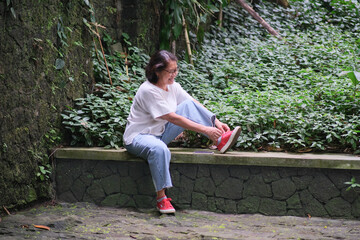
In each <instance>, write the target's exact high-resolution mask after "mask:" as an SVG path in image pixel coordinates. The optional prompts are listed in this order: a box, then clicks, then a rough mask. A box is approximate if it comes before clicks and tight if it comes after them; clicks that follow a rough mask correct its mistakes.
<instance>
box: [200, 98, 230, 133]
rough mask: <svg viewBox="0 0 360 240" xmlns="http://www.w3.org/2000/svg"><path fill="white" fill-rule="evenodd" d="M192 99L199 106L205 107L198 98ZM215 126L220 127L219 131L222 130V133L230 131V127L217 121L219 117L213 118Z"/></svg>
mask: <svg viewBox="0 0 360 240" xmlns="http://www.w3.org/2000/svg"><path fill="white" fill-rule="evenodd" d="M193 101H194V102H196V103H198V104H199V105H200V106H202V107H203V108H205V109H207V108H206V107H205V106H204V105H202V104H201V103H200V102H199V101H198V100H196V99H195V98H193ZM215 126H216V127H217V128H218V129H220V131H222V133H225V132H227V131H230V128H229V126H228V125H227V124H225V123H222V122H220V121H219V119H217V118H216V119H215Z"/></svg>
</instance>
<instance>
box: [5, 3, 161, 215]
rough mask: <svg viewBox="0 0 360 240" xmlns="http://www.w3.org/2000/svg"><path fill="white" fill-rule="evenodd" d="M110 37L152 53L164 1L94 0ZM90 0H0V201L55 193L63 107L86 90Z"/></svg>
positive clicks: (20, 202) (23, 201)
mask: <svg viewBox="0 0 360 240" xmlns="http://www.w3.org/2000/svg"><path fill="white" fill-rule="evenodd" d="M89 2H90V3H92V4H94V6H95V13H96V20H97V22H98V23H99V24H102V25H105V26H106V27H107V29H106V30H105V31H101V35H102V37H104V36H105V33H106V34H108V35H110V36H111V38H113V39H118V38H119V37H120V36H121V33H123V32H127V33H129V34H130V37H131V39H130V41H131V42H132V43H133V44H134V45H135V44H137V46H139V47H142V48H144V49H147V50H148V51H153V49H154V48H155V46H157V45H158V37H157V36H158V29H159V22H160V16H159V14H158V13H159V10H158V7H159V4H160V3H159V1H150V0H146V1H129V0H116V1H114V0H106V1H100V0H90V1H89ZM89 10H90V9H89V6H88V5H87V3H86V1H83V0H81V1H75V0H66V1H60V0H51V1H36V0H29V1H19V0H11V1H0V27H1V30H0V31H1V34H0V82H1V84H0V195H1V196H2V197H1V198H0V206H5V207H7V208H8V209H11V208H16V207H24V206H26V205H27V204H29V203H32V202H34V201H37V200H43V199H49V198H51V197H52V196H53V193H52V188H51V183H50V179H49V173H50V172H51V171H52V169H51V161H50V160H49V156H51V155H52V149H53V148H54V147H56V146H58V145H59V144H60V143H61V140H63V139H61V138H62V137H63V136H62V133H63V132H64V129H63V127H62V125H61V116H60V113H62V112H63V110H64V109H65V108H67V107H72V106H73V100H74V99H76V98H79V97H83V96H84V94H85V93H86V92H89V90H90V89H91V86H92V82H93V69H92V59H91V50H92V44H93V38H94V36H92V35H91V34H90V33H89V29H88V28H87V27H86V25H85V24H84V23H83V19H84V18H85V19H87V20H88V21H90V11H89Z"/></svg>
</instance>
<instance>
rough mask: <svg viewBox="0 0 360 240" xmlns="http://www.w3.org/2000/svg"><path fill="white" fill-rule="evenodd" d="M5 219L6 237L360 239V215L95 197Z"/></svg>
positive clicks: (1, 233) (0, 234)
mask: <svg viewBox="0 0 360 240" xmlns="http://www.w3.org/2000/svg"><path fill="white" fill-rule="evenodd" d="M0 220H1V222H0V239H154V240H155V239H156V240H157V239H251V240H253V239H259V240H260V239H261V240H265V239H296V240H298V239H353V240H359V239H360V221H357V220H346V219H327V218H317V217H303V218H302V217H291V216H287V217H284V216H281V217H274V216H263V215H259V214H237V215H235V214H221V213H213V212H205V211H196V210H179V211H177V212H176V213H175V214H172V215H160V214H159V213H158V212H157V211H156V210H155V209H140V210H139V209H123V208H122V209H120V208H108V207H99V206H95V205H93V204H89V203H74V204H70V203H58V204H56V205H47V206H44V205H42V206H38V207H33V208H31V209H27V210H24V211H20V212H17V213H16V214H11V215H8V216H3V217H2V218H1V219H0ZM34 225H43V226H45V227H49V228H50V230H46V229H42V228H39V227H41V226H38V227H35V226H34Z"/></svg>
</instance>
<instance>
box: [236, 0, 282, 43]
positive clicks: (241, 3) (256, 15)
mask: <svg viewBox="0 0 360 240" xmlns="http://www.w3.org/2000/svg"><path fill="white" fill-rule="evenodd" d="M236 1H237V2H238V3H239V4H240V5H241V6H242V7H243V8H244V9H245V10H246V11H247V12H248V13H250V15H251V16H252V17H253V18H255V19H256V20H257V21H258V22H259V23H260V24H261V25H262V26H263V27H264V28H266V30H267V31H268V32H269V33H270V34H272V35H274V36H276V37H278V38H280V39H281V36H280V35H279V33H278V32H276V31H275V30H274V29H273V28H272V27H271V26H270V25H269V24H268V23H267V22H265V20H264V19H262V17H260V15H259V14H258V13H257V12H255V11H254V9H252V8H251V7H250V6H249V5H248V4H247V3H246V2H245V0H236Z"/></svg>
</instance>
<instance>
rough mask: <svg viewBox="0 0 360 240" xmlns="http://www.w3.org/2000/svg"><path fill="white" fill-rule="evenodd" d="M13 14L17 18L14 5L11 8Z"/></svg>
mask: <svg viewBox="0 0 360 240" xmlns="http://www.w3.org/2000/svg"><path fill="white" fill-rule="evenodd" d="M10 11H11V14H12V15H13V17H14V18H15V19H16V13H15V10H14V8H13V7H11V8H10Z"/></svg>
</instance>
